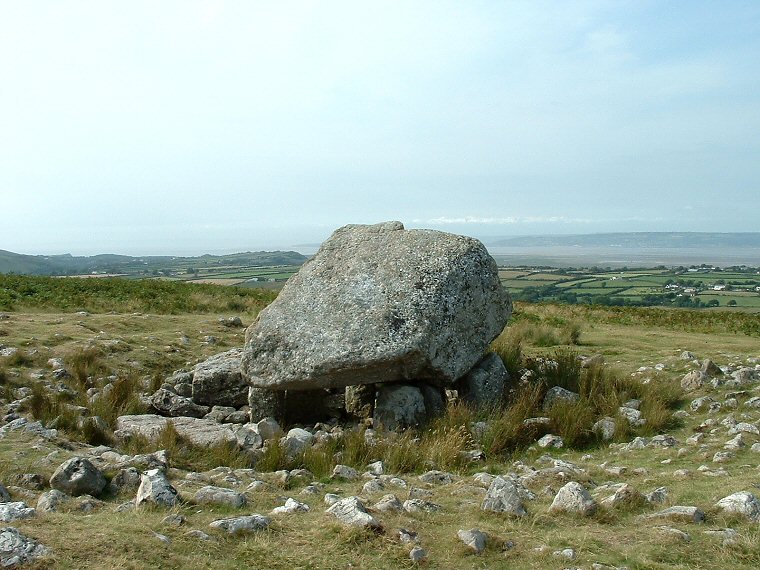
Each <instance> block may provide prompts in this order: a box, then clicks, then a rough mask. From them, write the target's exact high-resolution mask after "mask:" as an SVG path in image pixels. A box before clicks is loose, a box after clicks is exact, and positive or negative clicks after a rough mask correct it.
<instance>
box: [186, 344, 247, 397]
mask: <svg viewBox="0 0 760 570" xmlns="http://www.w3.org/2000/svg"><path fill="white" fill-rule="evenodd" d="M242 355H243V351H242V349H240V348H233V349H232V350H228V351H227V352H223V353H221V354H217V355H215V356H212V357H211V358H209V359H208V360H204V361H203V362H200V363H198V364H196V365H195V370H194V372H193V402H195V403H196V404H205V405H207V406H215V405H216V406H232V407H233V408H239V407H240V406H244V405H246V404H247V403H248V382H246V380H245V379H244V378H243V375H242V374H241V373H240V359H241V357H242Z"/></svg>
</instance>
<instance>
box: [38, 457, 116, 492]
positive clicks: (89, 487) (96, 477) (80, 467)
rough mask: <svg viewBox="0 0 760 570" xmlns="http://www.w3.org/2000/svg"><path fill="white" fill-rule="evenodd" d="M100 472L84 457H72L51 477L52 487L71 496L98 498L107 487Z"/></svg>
mask: <svg viewBox="0 0 760 570" xmlns="http://www.w3.org/2000/svg"><path fill="white" fill-rule="evenodd" d="M106 483H107V481H106V478H105V476H104V475H103V474H102V473H101V472H100V470H99V469H98V468H97V467H95V466H94V465H93V464H92V463H90V462H89V461H88V460H87V459H84V458H82V457H72V458H71V459H68V460H66V461H64V462H63V463H61V465H59V466H58V469H56V470H55V472H54V473H53V476H52V477H50V486H51V487H52V488H53V489H57V490H59V491H61V492H62V493H66V494H67V495H71V496H74V497H76V496H78V495H93V496H97V495H100V493H101V492H102V491H103V489H104V488H105V486H106Z"/></svg>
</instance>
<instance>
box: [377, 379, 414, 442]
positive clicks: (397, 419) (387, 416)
mask: <svg viewBox="0 0 760 570" xmlns="http://www.w3.org/2000/svg"><path fill="white" fill-rule="evenodd" d="M426 415H427V411H426V409H425V399H424V397H423V395H422V391H421V390H420V389H419V388H418V387H417V386H412V385H410V384H384V385H382V386H378V389H377V399H376V400H375V416H374V418H373V419H374V427H375V429H378V428H381V427H383V428H385V429H387V430H388V431H395V430H398V429H403V428H408V427H414V426H417V425H420V424H421V423H422V422H423V421H424V420H425V417H426Z"/></svg>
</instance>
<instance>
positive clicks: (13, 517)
mask: <svg viewBox="0 0 760 570" xmlns="http://www.w3.org/2000/svg"><path fill="white" fill-rule="evenodd" d="M36 516H37V511H36V510H35V509H33V508H32V507H30V506H29V505H27V504H26V503H24V502H22V501H16V502H12V503H0V522H13V521H18V520H23V519H31V518H33V517H36Z"/></svg>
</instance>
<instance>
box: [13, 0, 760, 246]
mask: <svg viewBox="0 0 760 570" xmlns="http://www.w3.org/2000/svg"><path fill="white" fill-rule="evenodd" d="M759 133H760V2H757V1H754V0H753V1H747V2H740V1H732V0H721V1H720V2H717V1H711V2H699V1H664V0H659V1H646V0H636V1H630V2H627V1H623V0H619V1H612V2H606V1H588V2H566V1H559V0H557V1H552V2H541V1H527V2H507V1H503V2H486V1H482V2H477V1H467V2H461V1H446V0H434V1H413V2H410V1H399V2H371V3H370V2H361V1H357V0H352V1H345V2H330V1H320V2H290V1H287V0H278V1H277V2H255V1H240V2H222V1H189V0H183V1H177V2H170V1H161V0H151V1H146V2H142V1H136V0H130V1H129V2H112V1H104V0H97V1H92V2H78V1H66V2H60V1H52V2H44V1H35V0H29V1H23V2H19V1H17V0H8V1H5V0H0V213H1V217H0V220H2V222H1V223H0V249H8V250H11V251H18V252H24V253H61V252H72V253H98V252H118V253H132V254H151V253H169V254H171V253H203V252H207V251H222V250H224V251H240V250H246V249H258V248H263V247H267V248H271V247H285V246H289V245H293V244H298V243H304V242H315V241H320V240H322V239H323V238H324V237H326V236H327V235H328V234H329V233H330V231H331V230H332V229H334V228H335V227H338V226H340V225H343V224H346V223H361V222H377V221H382V220H388V219H398V220H401V221H403V222H405V223H406V224H407V225H408V226H424V227H433V228H438V229H444V230H449V231H455V232H459V233H467V234H470V235H476V236H492V235H515V234H521V235H524V234H542V233H591V232H600V231H668V230H673V231H700V230H704V231H757V230H758V229H759V227H758V223H757V220H758V219H759V218H760V205H759V204H760V199H758V198H759V197H760V182H759V181H760V135H759Z"/></svg>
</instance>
